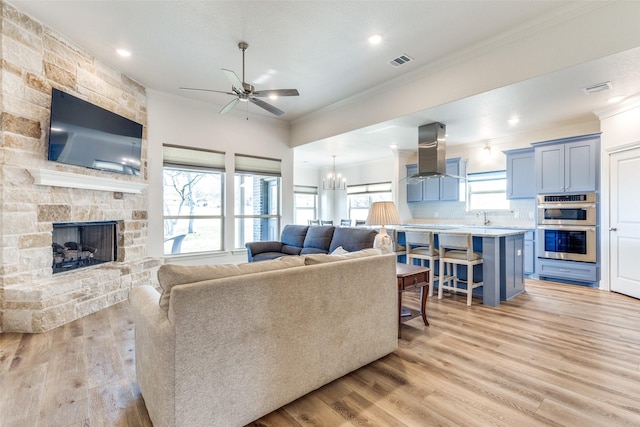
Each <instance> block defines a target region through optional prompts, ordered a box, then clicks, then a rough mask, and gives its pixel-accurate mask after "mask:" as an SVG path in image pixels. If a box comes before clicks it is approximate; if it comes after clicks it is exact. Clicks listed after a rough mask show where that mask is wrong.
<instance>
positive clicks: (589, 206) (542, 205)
mask: <svg viewBox="0 0 640 427" xmlns="http://www.w3.org/2000/svg"><path fill="white" fill-rule="evenodd" d="M595 207H596V205H595V204H594V203H571V204H568V203H538V208H539V209H545V208H547V209H548V208H551V209H595Z"/></svg>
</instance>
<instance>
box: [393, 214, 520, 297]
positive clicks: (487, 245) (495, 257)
mask: <svg viewBox="0 0 640 427" xmlns="http://www.w3.org/2000/svg"><path fill="white" fill-rule="evenodd" d="M407 229H411V230H412V231H417V232H419V231H421V230H423V231H430V232H432V233H433V234H434V235H435V239H436V241H437V240H438V235H439V234H440V233H454V234H471V235H472V236H473V250H474V251H476V252H482V257H483V263H482V264H481V265H477V266H476V267H478V270H480V271H482V273H481V274H477V273H480V271H477V273H474V278H478V279H480V278H482V282H483V286H482V288H479V289H481V290H482V303H483V304H484V305H487V306H491V307H497V306H499V305H500V301H501V300H502V301H508V300H510V299H511V298H513V297H515V296H516V295H518V294H520V293H522V292H524V235H525V233H526V230H516V229H500V228H491V227H464V226H463V227H460V226H451V227H447V226H446V225H427V224H425V225H420V226H409V227H400V228H399V229H398V230H397V232H398V241H399V242H401V241H402V242H405V240H404V231H405V230H407ZM401 259H403V260H404V259H405V258H404V254H403V257H402V258H401ZM474 271H475V270H474ZM432 274H433V273H432ZM437 275H438V271H437V269H436V272H435V275H434V280H435V281H436V283H437V281H438V276H437ZM459 277H461V278H462V279H466V271H465V270H464V269H459ZM474 293H475V292H474Z"/></svg>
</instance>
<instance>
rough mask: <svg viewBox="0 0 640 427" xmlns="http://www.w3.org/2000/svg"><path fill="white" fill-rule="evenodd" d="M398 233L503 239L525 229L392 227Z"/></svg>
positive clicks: (444, 226) (431, 226)
mask: <svg viewBox="0 0 640 427" xmlns="http://www.w3.org/2000/svg"><path fill="white" fill-rule="evenodd" d="M394 228H395V229H396V230H398V231H406V230H415V231H431V232H432V233H435V234H438V233H452V234H468V233H471V235H472V236H477V237H504V236H514V235H518V234H524V233H526V232H527V229H522V228H520V229H518V228H498V227H482V226H465V225H446V224H419V225H418V224H409V225H402V226H398V227H394Z"/></svg>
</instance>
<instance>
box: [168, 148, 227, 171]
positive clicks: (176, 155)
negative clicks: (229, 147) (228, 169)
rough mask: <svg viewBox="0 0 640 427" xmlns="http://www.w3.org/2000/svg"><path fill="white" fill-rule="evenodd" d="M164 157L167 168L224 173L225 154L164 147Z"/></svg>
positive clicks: (195, 149)
mask: <svg viewBox="0 0 640 427" xmlns="http://www.w3.org/2000/svg"><path fill="white" fill-rule="evenodd" d="M162 157H163V159H162V160H163V163H164V164H165V166H187V167H194V166H195V167H202V168H207V169H210V170H218V171H224V169H225V168H224V153H222V152H219V151H210V150H201V149H197V148H185V147H179V146H176V145H164V146H163V147H162Z"/></svg>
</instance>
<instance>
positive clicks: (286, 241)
mask: <svg viewBox="0 0 640 427" xmlns="http://www.w3.org/2000/svg"><path fill="white" fill-rule="evenodd" d="M308 229H309V226H308V225H285V226H284V228H283V229H282V233H281V234H280V241H281V242H282V244H283V245H284V246H295V247H298V248H302V246H303V245H304V239H305V237H306V235H307V230H308ZM285 253H288V252H285ZM291 255H298V254H297V253H295V254H294V253H292V254H291Z"/></svg>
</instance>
